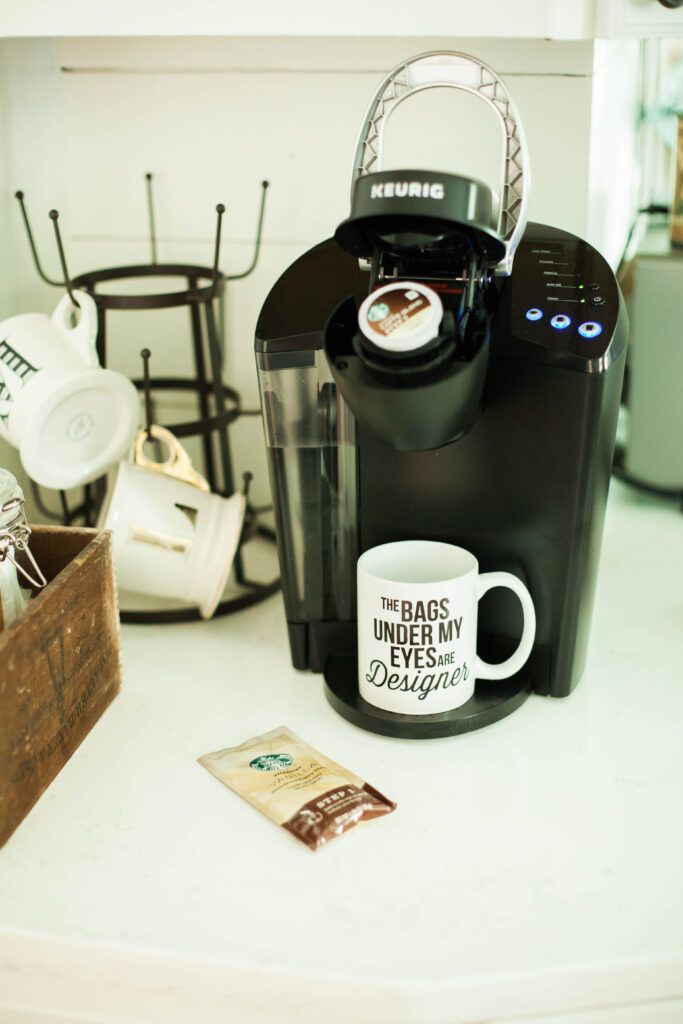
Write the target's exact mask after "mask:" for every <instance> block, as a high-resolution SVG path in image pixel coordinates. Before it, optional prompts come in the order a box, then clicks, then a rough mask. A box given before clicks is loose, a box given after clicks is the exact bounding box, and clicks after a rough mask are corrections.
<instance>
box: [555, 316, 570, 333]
mask: <svg viewBox="0 0 683 1024" xmlns="http://www.w3.org/2000/svg"><path fill="white" fill-rule="evenodd" d="M570 323H571V320H570V319H569V317H568V316H565V314H564V313H558V314H557V316H554V317H553V318H552V320H551V321H550V326H551V327H554V328H555V330H556V331H563V330H564V329H565V327H569V325H570Z"/></svg>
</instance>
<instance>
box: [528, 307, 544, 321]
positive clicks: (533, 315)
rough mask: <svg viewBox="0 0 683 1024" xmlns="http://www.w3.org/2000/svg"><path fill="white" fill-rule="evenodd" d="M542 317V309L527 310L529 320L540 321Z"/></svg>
mask: <svg viewBox="0 0 683 1024" xmlns="http://www.w3.org/2000/svg"><path fill="white" fill-rule="evenodd" d="M542 316H543V310H542V309H536V308H535V307H533V308H532V309H527V311H526V318H527V320H540V319H541V317H542Z"/></svg>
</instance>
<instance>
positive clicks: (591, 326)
mask: <svg viewBox="0 0 683 1024" xmlns="http://www.w3.org/2000/svg"><path fill="white" fill-rule="evenodd" d="M579 334H580V335H581V337H582V338H597V336H598V334H602V326H601V324H596V322H595V320H587V321H586V323H585V324H581V326H580V327H579Z"/></svg>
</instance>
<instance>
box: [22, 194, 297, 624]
mask: <svg viewBox="0 0 683 1024" xmlns="http://www.w3.org/2000/svg"><path fill="white" fill-rule="evenodd" d="M145 178H146V183H147V199H148V213H149V226H150V243H151V262H150V263H147V264H136V265H132V266H123V267H113V268H109V269H105V270H94V271H90V272H87V273H84V274H80V275H79V276H78V277H75V278H71V277H70V275H69V273H68V270H67V265H66V258H65V254H64V247H63V244H62V239H61V235H60V231H59V225H58V219H59V214H58V213H57V211H56V210H52V211H51V212H50V218H51V219H52V221H53V225H54V231H55V238H56V243H57V248H58V252H59V257H60V263H61V267H62V273H63V280H61V281H58V280H53V279H51V278H50V277H48V276H47V275H46V274H45V273H44V271H43V269H42V266H41V262H40V259H39V256H38V252H37V249H36V245H35V242H34V238H33V233H32V230H31V225H30V222H29V219H28V215H27V211H26V207H25V204H24V193H23V192H17V193H16V199H17V200H18V202H19V205H20V208H21V213H22V217H23V221H24V226H25V229H26V235H27V238H28V242H29V247H30V250H31V254H32V257H33V262H34V265H35V268H36V271H37V273H38V275H39V277H40V278H41V279H42V280H43V281H45V283H46V284H50V285H53V286H55V287H59V288H66V290H67V292H68V294H69V295H70V296H71V298H72V302H74V305H76V306H77V305H78V302H77V301H76V300H75V298H74V296H73V292H74V290H77V289H81V290H83V291H86V292H88V293H89V294H90V295H92V297H93V299H94V300H95V302H96V304H97V308H98V314H99V316H98V332H97V339H96V345H97V353H98V356H99V360H100V363H101V365H102V366H106V365H107V313H108V312H109V311H110V310H126V311H130V312H142V311H145V310H152V309H171V308H183V307H185V308H187V309H188V310H189V312H190V325H191V344H192V353H193V357H194V369H195V375H194V376H193V377H156V376H155V377H150V375H149V357H150V353H149V351H148V350H143V353H142V356H143V361H144V372H143V375H142V376H141V377H140V378H139V379H136V380H134V381H133V383H134V384H135V386H136V387H137V388H138V389H139V390H141V391H144V396H145V406H146V421H147V425H148V428H149V426H150V424H151V421H152V416H151V405H152V397H151V396H152V393H153V392H154V391H155V390H160V391H181V392H189V393H191V394H194V395H195V396H196V401H197V407H198V412H199V416H198V418H197V419H196V420H193V421H191V422H181V423H172V424H163V427H164V428H165V429H166V430H168V431H170V433H171V434H172V435H173V436H174V437H176V438H178V439H181V438H188V437H200V438H201V448H202V455H203V473H202V475H203V476H204V477H205V478H206V481H207V483H208V486H209V488H210V490H212V491H214V492H215V493H217V494H222V495H223V496H224V497H230V495H231V494H233V493H234V492H235V480H234V472H233V458H232V451H231V446H230V439H229V429H228V428H229V427H230V426H231V425H232V424H233V423H234V422H235V421H236V420H237V419H239V418H240V417H242V416H259V415H260V410H258V409H256V410H251V409H243V408H242V405H241V397H240V395H239V393H238V392H237V391H236V390H235V389H234V388H231V387H229V386H228V385H226V384H225V383H224V382H223V372H222V371H223V352H222V348H221V342H220V337H221V333H222V332H221V330H220V327H219V323H222V322H224V296H225V286H226V282H227V281H230V280H241V279H243V278H245V277H247V276H249V274H251V272H252V271H253V270H254V268H255V267H256V264H257V262H258V256H259V250H260V243H261V231H262V226H263V214H264V209H265V197H266V190H267V188H268V182H267V181H264V182H263V183H262V192H261V202H260V208H259V216H258V225H257V230H256V241H255V246H254V255H253V259H252V261H251V263H250V265H249V267H248V268H247V269H246V270H245V271H244V272H242V273H239V274H233V275H226V274H223V273H222V272H221V271H220V270H219V269H218V260H219V253H220V236H221V223H222V217H223V214H224V212H225V207H224V206H223V205H222V204H219V205H218V206H217V207H216V213H217V224H216V236H215V247H214V262H213V266H212V267H207V266H200V265H194V264H181V263H159V262H157V244H156V231H155V222H154V206H153V201H152V187H151V186H152V175H151V174H147V175H146V176H145ZM158 278H164V279H165V280H167V279H169V278H171V279H173V278H177V279H178V281H179V287H178V288H177V289H176V290H172V291H164V292H158V291H154V290H153V287H152V288H150V290H149V291H148V292H146V293H143V294H135V295H127V294H118V293H116V292H115V291H113V290H111V291H110V290H109V289H108V286H110V285H112V284H113V283H115V282H119V281H130V280H133V279H148V280H149V281H150V283H152V282H154V280H155V279H158ZM217 311H218V316H217ZM216 447H217V449H218V450H217V452H216ZM250 479H251V475H250V474H245V483H244V490H245V493H247V491H248V485H249V480H250ZM32 487H33V494H34V498H35V501H36V504H37V506H38V508H39V509H40V511H41V513H42V514H43V515H44V516H45V517H46V518H49V519H53V520H55V519H56V520H58V521H61V522H62V523H63V524H64V525H67V526H69V525H72V524H73V523H74V521H76V520H81V521H82V522H83V523H84V525H86V526H93V525H94V524H95V523H96V521H97V517H98V514H99V511H100V508H101V506H102V504H103V501H104V496H105V489H106V479H105V478H104V477H102V478H100V479H99V480H96V481H94V482H93V483H92V484H87V485H85V486H84V488H83V497H82V501H81V503H80V504H79V505H78V506H77V507H75V508H70V507H69V503H68V499H67V496H66V494H65V493H64V492H61V491H60V492H59V496H60V502H61V514H59V513H55V512H53V511H51V510H50V509H49V508H47V507H46V505H45V503H44V502H43V498H42V495H41V492H40V489H39V488H38V486H37V485H36V484H35V483H34V482H32ZM268 510H269V506H268V507H256V506H254V505H252V504H250V503H249V502H248V501H247V511H246V516H245V523H244V529H243V532H242V538H241V540H240V545H239V548H238V550H237V554H236V556H235V560H234V563H233V573H234V580H235V583H236V584H237V585H238V586H239V587H240V588H241V590H242V592H241V593H239V594H238V595H237V596H234V597H231V598H228V599H226V600H224V601H222V602H220V603H219V605H218V607H217V609H216V611H215V613H214V614H215V615H226V614H228V613H230V612H233V611H238V610H240V609H242V608H246V607H249V606H250V605H252V604H256V603H258V602H260V601H262V600H264V599H265V598H266V597H269V596H270V595H271V594H273V593H275V592H276V591H277V590H279V588H280V580H279V578H277V579H272V580H269V581H265V582H262V581H257V580H253V579H251V578H249V576H248V575H247V572H246V570H245V566H244V549H245V547H246V544H247V541H249V540H250V539H252V538H254V537H256V536H259V537H263V538H265V539H266V540H268V541H271V542H274V540H275V533H274V530H273V529H272V528H271V527H269V526H267V525H265V524H264V523H262V522H261V520H260V516H261V515H262V514H263V513H265V512H267V511H268ZM195 620H196V621H200V620H201V616H200V614H199V610H198V609H196V608H173V609H164V610H150V611H148V610H140V611H138V610H126V609H122V610H121V621H122V622H133V623H164V622H189V621H195Z"/></svg>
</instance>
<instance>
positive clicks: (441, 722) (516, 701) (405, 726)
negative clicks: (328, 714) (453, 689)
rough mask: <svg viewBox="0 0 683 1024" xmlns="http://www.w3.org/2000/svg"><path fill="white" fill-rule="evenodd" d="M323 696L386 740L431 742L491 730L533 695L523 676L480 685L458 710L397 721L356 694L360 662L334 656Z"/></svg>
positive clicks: (527, 678) (402, 717)
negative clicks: (431, 740)
mask: <svg viewBox="0 0 683 1024" xmlns="http://www.w3.org/2000/svg"><path fill="white" fill-rule="evenodd" d="M324 676H325V696H326V697H327V700H328V701H329V703H330V704H331V705H332V707H333V708H334V710H335V711H337V712H338V713H339V714H340V715H341V716H342V717H343V718H346V719H347V721H349V722H353V724H354V725H358V726H360V728H361V729H368V730H369V731H370V732H378V733H381V734H382V735H383V736H399V737H402V738H403V739H413V740H427V739H436V738H437V737H438V736H453V735H455V734H457V733H462V732H472V731H473V730H474V729H482V728H483V727H484V726H485V725H492V724H493V722H498V721H499V720H500V719H501V718H505V717H506V716H507V715H510V714H512V712H513V711H516V710H517V708H518V707H520V706H521V705H522V704H523V703H524V701H525V700H526V699H527V697H528V696H529V693H530V692H531V678H530V676H529V675H528V674H527V673H525V672H524V671H522V672H518V673H517V675H515V676H511V677H510V678H509V679H501V680H495V681H494V680H489V679H487V680H484V681H482V680H477V683H476V684H475V689H474V693H473V695H472V696H471V697H470V699H469V700H468V701H467V702H466V703H465V704H463V705H462V706H461V707H459V708H455V709H454V710H453V711H442V712H441V713H440V714H438V715H397V714H395V713H394V712H392V711H384V710H383V709H382V708H376V707H375V706H374V705H373V704H368V702H367V701H366V700H363V698H362V697H361V696H360V694H359V693H358V671H357V666H356V658H355V657H354V656H348V655H336V656H333V657H331V658H329V659H328V661H327V664H326V666H325V671H324Z"/></svg>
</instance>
